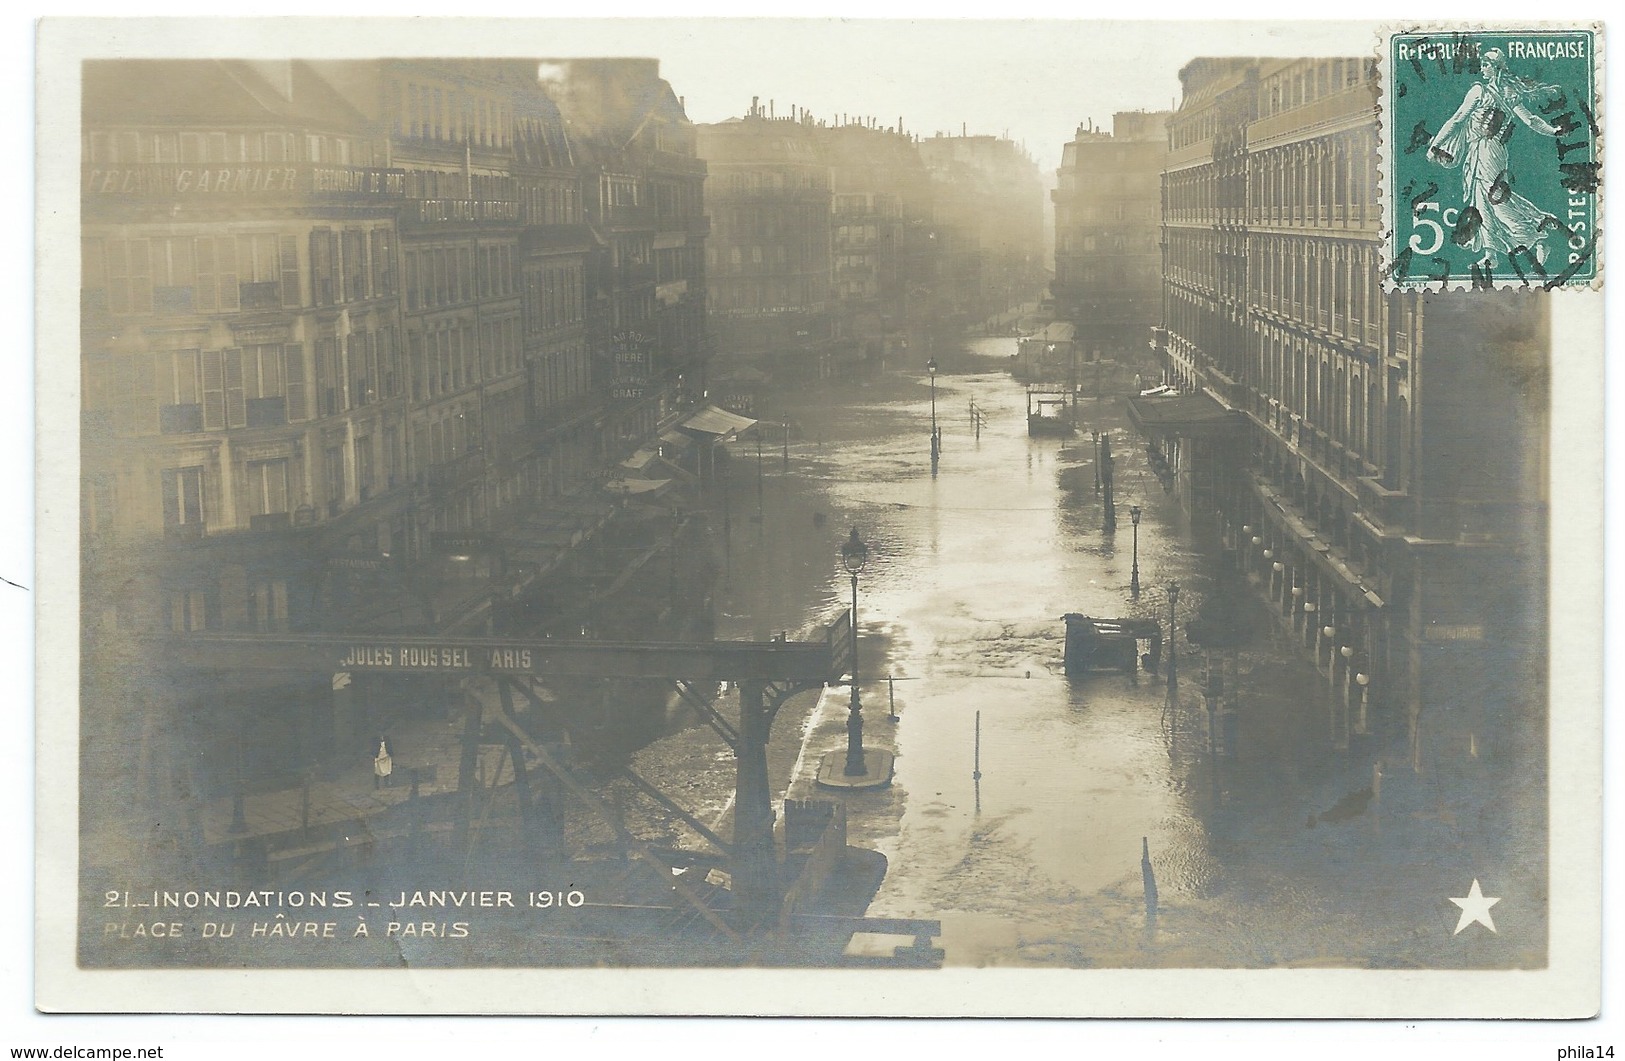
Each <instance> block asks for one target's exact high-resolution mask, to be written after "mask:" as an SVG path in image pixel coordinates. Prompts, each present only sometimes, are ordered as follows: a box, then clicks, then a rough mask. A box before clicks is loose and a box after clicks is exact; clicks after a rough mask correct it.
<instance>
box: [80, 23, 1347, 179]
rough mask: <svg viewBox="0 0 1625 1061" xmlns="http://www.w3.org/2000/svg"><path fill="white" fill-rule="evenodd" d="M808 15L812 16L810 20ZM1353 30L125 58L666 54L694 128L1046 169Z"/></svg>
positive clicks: (250, 37) (815, 26)
mask: <svg viewBox="0 0 1625 1061" xmlns="http://www.w3.org/2000/svg"><path fill="white" fill-rule="evenodd" d="M803 10H805V8H804V9H803ZM1376 34H1377V24H1376V23H1360V22H1299V21H1285V22H1282V21H1277V22H1189V21H1176V20H1170V19H1165V20H1162V21H1145V22H1094V21H1056V20H1033V19H1029V20H1025V21H987V20H969V19H942V20H930V21H924V20H912V21H911V20H901V19H893V20H875V19H833V18H831V19H821V20H820V19H777V18H760V19H722V18H711V19H668V20H653V19H633V18H622V19H600V20H553V19H541V18H538V19H530V20H523V21H521V20H511V19H504V20H483V19H459V20H423V21H417V22H406V21H400V20H388V21H383V20H372V21H368V22H365V23H358V22H350V21H340V22H334V23H323V22H317V21H298V20H285V21H281V22H275V23H267V22H264V21H258V20H241V21H238V20H223V19H222V20H206V19H201V20H194V21H188V22H182V23H151V22H142V21H131V22H125V23H121V24H119V31H118V36H117V38H116V39H113V38H110V39H109V40H108V42H107V50H108V51H109V52H113V53H117V54H122V55H132V56H133V55H148V54H150V55H199V54H204V55H230V56H243V55H249V54H253V55H264V56H268V57H269V56H304V57H311V58H315V57H334V56H356V55H360V54H399V55H406V54H410V55H441V56H449V55H518V56H536V57H543V56H561V57H562V56H582V55H638V56H651V57H654V58H658V59H659V60H660V62H661V73H662V74H663V75H664V76H665V78H666V79H667V80H668V81H670V82H671V84H672V87H673V88H674V89H675V90H676V92H677V93H678V94H679V95H681V96H683V97H684V98H685V99H686V101H687V105H688V114H689V116H690V117H691V118H692V119H693V120H695V121H697V122H714V121H721V120H723V119H726V118H730V117H738V116H740V115H742V114H743V113H744V112H745V110H746V109H747V108H748V107H749V106H750V100H751V97H752V96H760V97H761V98H762V101H763V103H764V105H765V104H766V102H767V101H768V100H770V99H771V100H774V101H775V103H776V106H777V108H778V114H780V115H781V116H782V115H786V114H788V113H790V107H791V106H792V105H796V106H801V107H805V108H807V109H808V110H810V111H812V113H813V114H814V115H815V116H816V117H819V118H823V119H832V118H833V117H834V116H836V115H838V114H843V113H844V114H851V115H868V116H873V117H875V118H876V119H878V120H879V121H880V123H881V124H884V125H892V124H895V123H896V122H897V120H898V118H899V117H901V118H902V120H903V123H904V127H905V128H907V129H910V130H914V131H917V132H919V133H920V134H921V135H924V136H929V135H931V134H933V133H935V132H937V131H939V130H940V131H943V132H947V133H955V134H957V133H958V132H959V130H960V128H961V127H962V124H963V127H964V128H966V129H967V130H968V131H969V132H971V133H981V134H994V135H1005V134H1006V133H1008V135H1009V136H1010V137H1011V138H1012V139H1015V140H1017V141H1022V142H1025V144H1026V147H1027V150H1028V152H1029V153H1030V154H1031V155H1032V156H1033V158H1034V159H1035V160H1036V161H1037V162H1038V164H1039V165H1040V167H1041V168H1043V169H1046V170H1053V169H1054V168H1055V166H1056V165H1057V164H1058V163H1059V162H1060V157H1061V147H1062V145H1063V144H1065V143H1066V142H1067V141H1068V140H1070V139H1071V137H1072V134H1073V131H1074V130H1075V129H1076V128H1077V126H1078V123H1079V122H1082V121H1086V120H1089V119H1093V120H1094V121H1095V122H1096V123H1097V124H1101V123H1109V122H1110V121H1111V115H1112V113H1113V112H1114V111H1120V110H1158V109H1165V108H1168V107H1170V106H1173V105H1174V104H1175V103H1176V101H1177V100H1178V97H1179V78H1178V73H1179V68H1180V67H1181V66H1183V65H1184V64H1185V63H1186V62H1187V61H1189V60H1190V59H1191V58H1193V57H1195V56H1198V55H1276V56H1297V55H1373V54H1375V50H1376V46H1377V36H1376Z"/></svg>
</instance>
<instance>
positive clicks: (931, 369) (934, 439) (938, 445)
mask: <svg viewBox="0 0 1625 1061" xmlns="http://www.w3.org/2000/svg"><path fill="white" fill-rule="evenodd" d="M925 374H926V375H927V376H929V377H930V378H931V459H932V460H933V461H934V460H936V459H937V457H938V455H939V454H940V453H941V452H942V436H941V435H939V434H937V359H936V358H934V357H933V358H931V359H930V360H929V361H927V362H926V363H925Z"/></svg>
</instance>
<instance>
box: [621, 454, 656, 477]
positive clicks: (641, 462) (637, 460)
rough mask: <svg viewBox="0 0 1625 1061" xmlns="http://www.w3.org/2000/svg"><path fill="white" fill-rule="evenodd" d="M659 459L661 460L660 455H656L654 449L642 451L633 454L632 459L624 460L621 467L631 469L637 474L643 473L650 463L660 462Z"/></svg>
mask: <svg viewBox="0 0 1625 1061" xmlns="http://www.w3.org/2000/svg"><path fill="white" fill-rule="evenodd" d="M659 459H660V454H658V453H656V452H655V451H654V450H652V449H640V450H638V451H637V452H636V453H634V454H632V455H631V456H630V457H628V458H626V459H625V460H623V461H622V462H621V467H623V468H630V469H631V470H632V471H635V472H641V471H642V470H643V469H645V468H647V467H648V466H649V462H650V461H653V460H659Z"/></svg>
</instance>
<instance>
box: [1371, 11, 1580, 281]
mask: <svg viewBox="0 0 1625 1061" xmlns="http://www.w3.org/2000/svg"><path fill="white" fill-rule="evenodd" d="M1601 49H1602V32H1601V28H1600V27H1599V26H1570V27H1558V26H1550V25H1541V26H1529V27H1524V28H1518V27H1510V28H1499V29H1476V28H1475V29H1466V28H1461V27H1446V28H1434V29H1424V28H1415V29H1406V30H1402V31H1395V32H1390V33H1386V34H1384V35H1383V38H1382V44H1381V58H1380V63H1381V66H1382V79H1381V86H1382V99H1381V106H1382V114H1383V151H1382V181H1381V184H1382V196H1383V210H1384V218H1385V225H1384V240H1385V247H1384V254H1385V265H1384V268H1383V271H1382V277H1383V284H1384V286H1385V288H1386V289H1388V290H1418V289H1430V290H1452V289H1491V288H1543V289H1546V290H1552V289H1557V288H1566V287H1594V286H1596V287H1600V285H1601V280H1602V262H1601V250H1602V245H1601V238H1600V219H1601V212H1602V188H1603V185H1602V108H1601V99H1600V93H1601V83H1602V82H1601Z"/></svg>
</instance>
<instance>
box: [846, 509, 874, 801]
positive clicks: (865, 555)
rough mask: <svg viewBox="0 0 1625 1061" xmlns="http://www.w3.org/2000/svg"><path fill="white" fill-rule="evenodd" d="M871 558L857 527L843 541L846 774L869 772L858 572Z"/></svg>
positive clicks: (855, 774) (856, 775) (851, 775)
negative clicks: (847, 608)
mask: <svg viewBox="0 0 1625 1061" xmlns="http://www.w3.org/2000/svg"><path fill="white" fill-rule="evenodd" d="M868 560H869V547H868V546H867V545H865V544H864V543H863V539H861V538H859V537H858V528H856V527H853V528H852V534H851V536H850V537H848V538H847V539H846V541H845V543H843V544H842V545H841V564H842V566H844V567H845V568H846V570H847V573H848V574H850V575H851V576H852V705H851V707H850V708H849V709H848V710H847V715H846V770H845V773H846V776H847V777H862V776H863V775H864V774H866V773H868V770H867V768H866V767H865V766H864V762H863V713H862V712H863V705H862V704H861V703H860V702H859V701H858V572H859V571H862V570H863V565H864V564H865V563H867V562H868Z"/></svg>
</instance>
